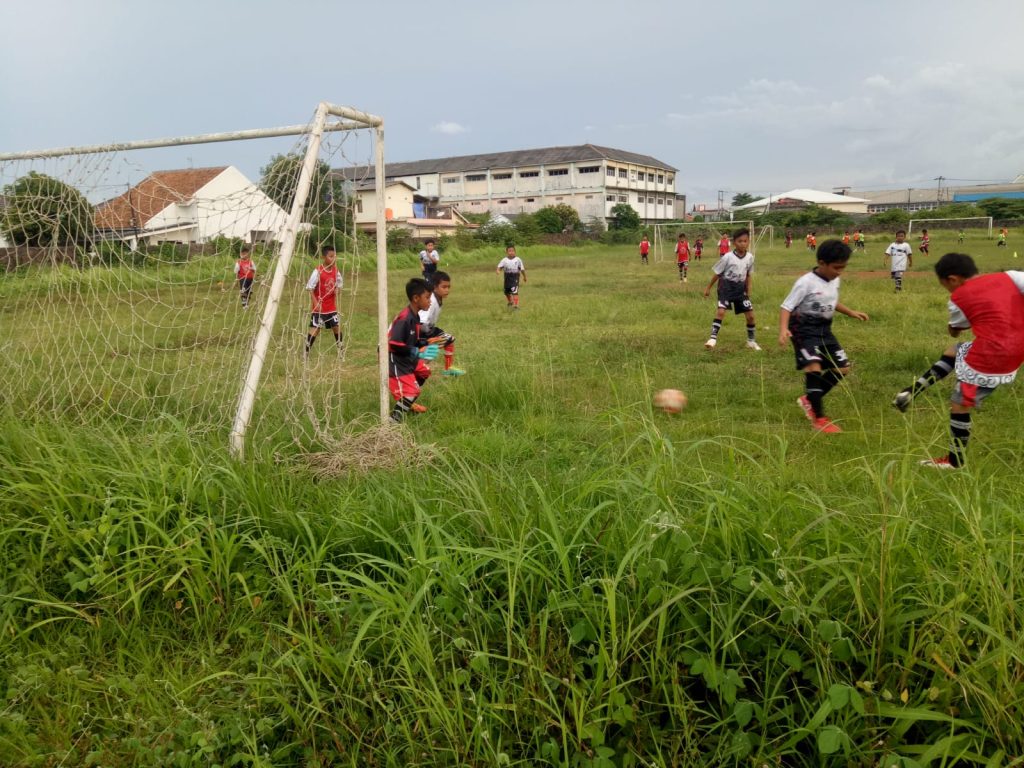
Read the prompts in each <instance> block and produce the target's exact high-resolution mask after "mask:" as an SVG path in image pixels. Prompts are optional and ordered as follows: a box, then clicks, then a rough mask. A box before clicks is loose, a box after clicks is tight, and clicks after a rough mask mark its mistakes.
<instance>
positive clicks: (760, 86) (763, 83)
mask: <svg viewBox="0 0 1024 768" xmlns="http://www.w3.org/2000/svg"><path fill="white" fill-rule="evenodd" d="M745 88H746V90H748V91H752V92H754V93H767V94H771V95H773V96H781V95H783V94H793V95H795V96H799V95H802V94H805V93H810V92H811V91H813V90H814V89H813V88H808V87H806V86H803V85H798V84H797V83H794V82H793V81H792V80H768V79H767V78H763V77H762V78H759V79H757V80H751V81H750V82H749V83H747V85H746V86H745Z"/></svg>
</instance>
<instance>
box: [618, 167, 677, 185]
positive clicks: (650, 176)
mask: <svg viewBox="0 0 1024 768" xmlns="http://www.w3.org/2000/svg"><path fill="white" fill-rule="evenodd" d="M605 173H606V175H608V176H611V177H612V178H615V176H616V175H618V177H619V178H620V179H629V180H630V181H648V182H652V183H655V184H665V183H668V184H672V183H674V182H675V176H672V175H671V174H669V176H668V181H667V182H666V177H665V174H663V173H648V172H647V171H629V170H626V169H625V168H616V167H615V166H613V165H609V166H608V169H607V171H606V172H605Z"/></svg>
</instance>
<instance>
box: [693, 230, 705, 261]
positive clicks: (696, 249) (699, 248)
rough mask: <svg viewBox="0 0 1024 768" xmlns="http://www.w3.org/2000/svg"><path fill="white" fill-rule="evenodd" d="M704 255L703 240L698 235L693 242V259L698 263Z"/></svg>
mask: <svg viewBox="0 0 1024 768" xmlns="http://www.w3.org/2000/svg"><path fill="white" fill-rule="evenodd" d="M703 253H704V238H703V237H700V236H699V235H698V237H697V239H696V240H694V241H693V258H695V259H696V260H697V261H700V257H701V256H702V255H703Z"/></svg>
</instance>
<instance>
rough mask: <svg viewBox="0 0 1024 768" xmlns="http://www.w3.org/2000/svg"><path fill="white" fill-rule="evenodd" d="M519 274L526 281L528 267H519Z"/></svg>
mask: <svg viewBox="0 0 1024 768" xmlns="http://www.w3.org/2000/svg"><path fill="white" fill-rule="evenodd" d="M519 275H520V276H521V277H522V278H523V282H524V283H525V282H526V267H520V268H519Z"/></svg>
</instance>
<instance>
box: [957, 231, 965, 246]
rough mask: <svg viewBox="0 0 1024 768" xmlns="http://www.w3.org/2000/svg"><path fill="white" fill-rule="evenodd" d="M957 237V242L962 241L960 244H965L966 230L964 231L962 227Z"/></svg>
mask: <svg viewBox="0 0 1024 768" xmlns="http://www.w3.org/2000/svg"><path fill="white" fill-rule="evenodd" d="M956 239H957V242H958V243H960V245H963V244H964V231H963V229H961V230H960V231H959V232H957V233H956Z"/></svg>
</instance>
